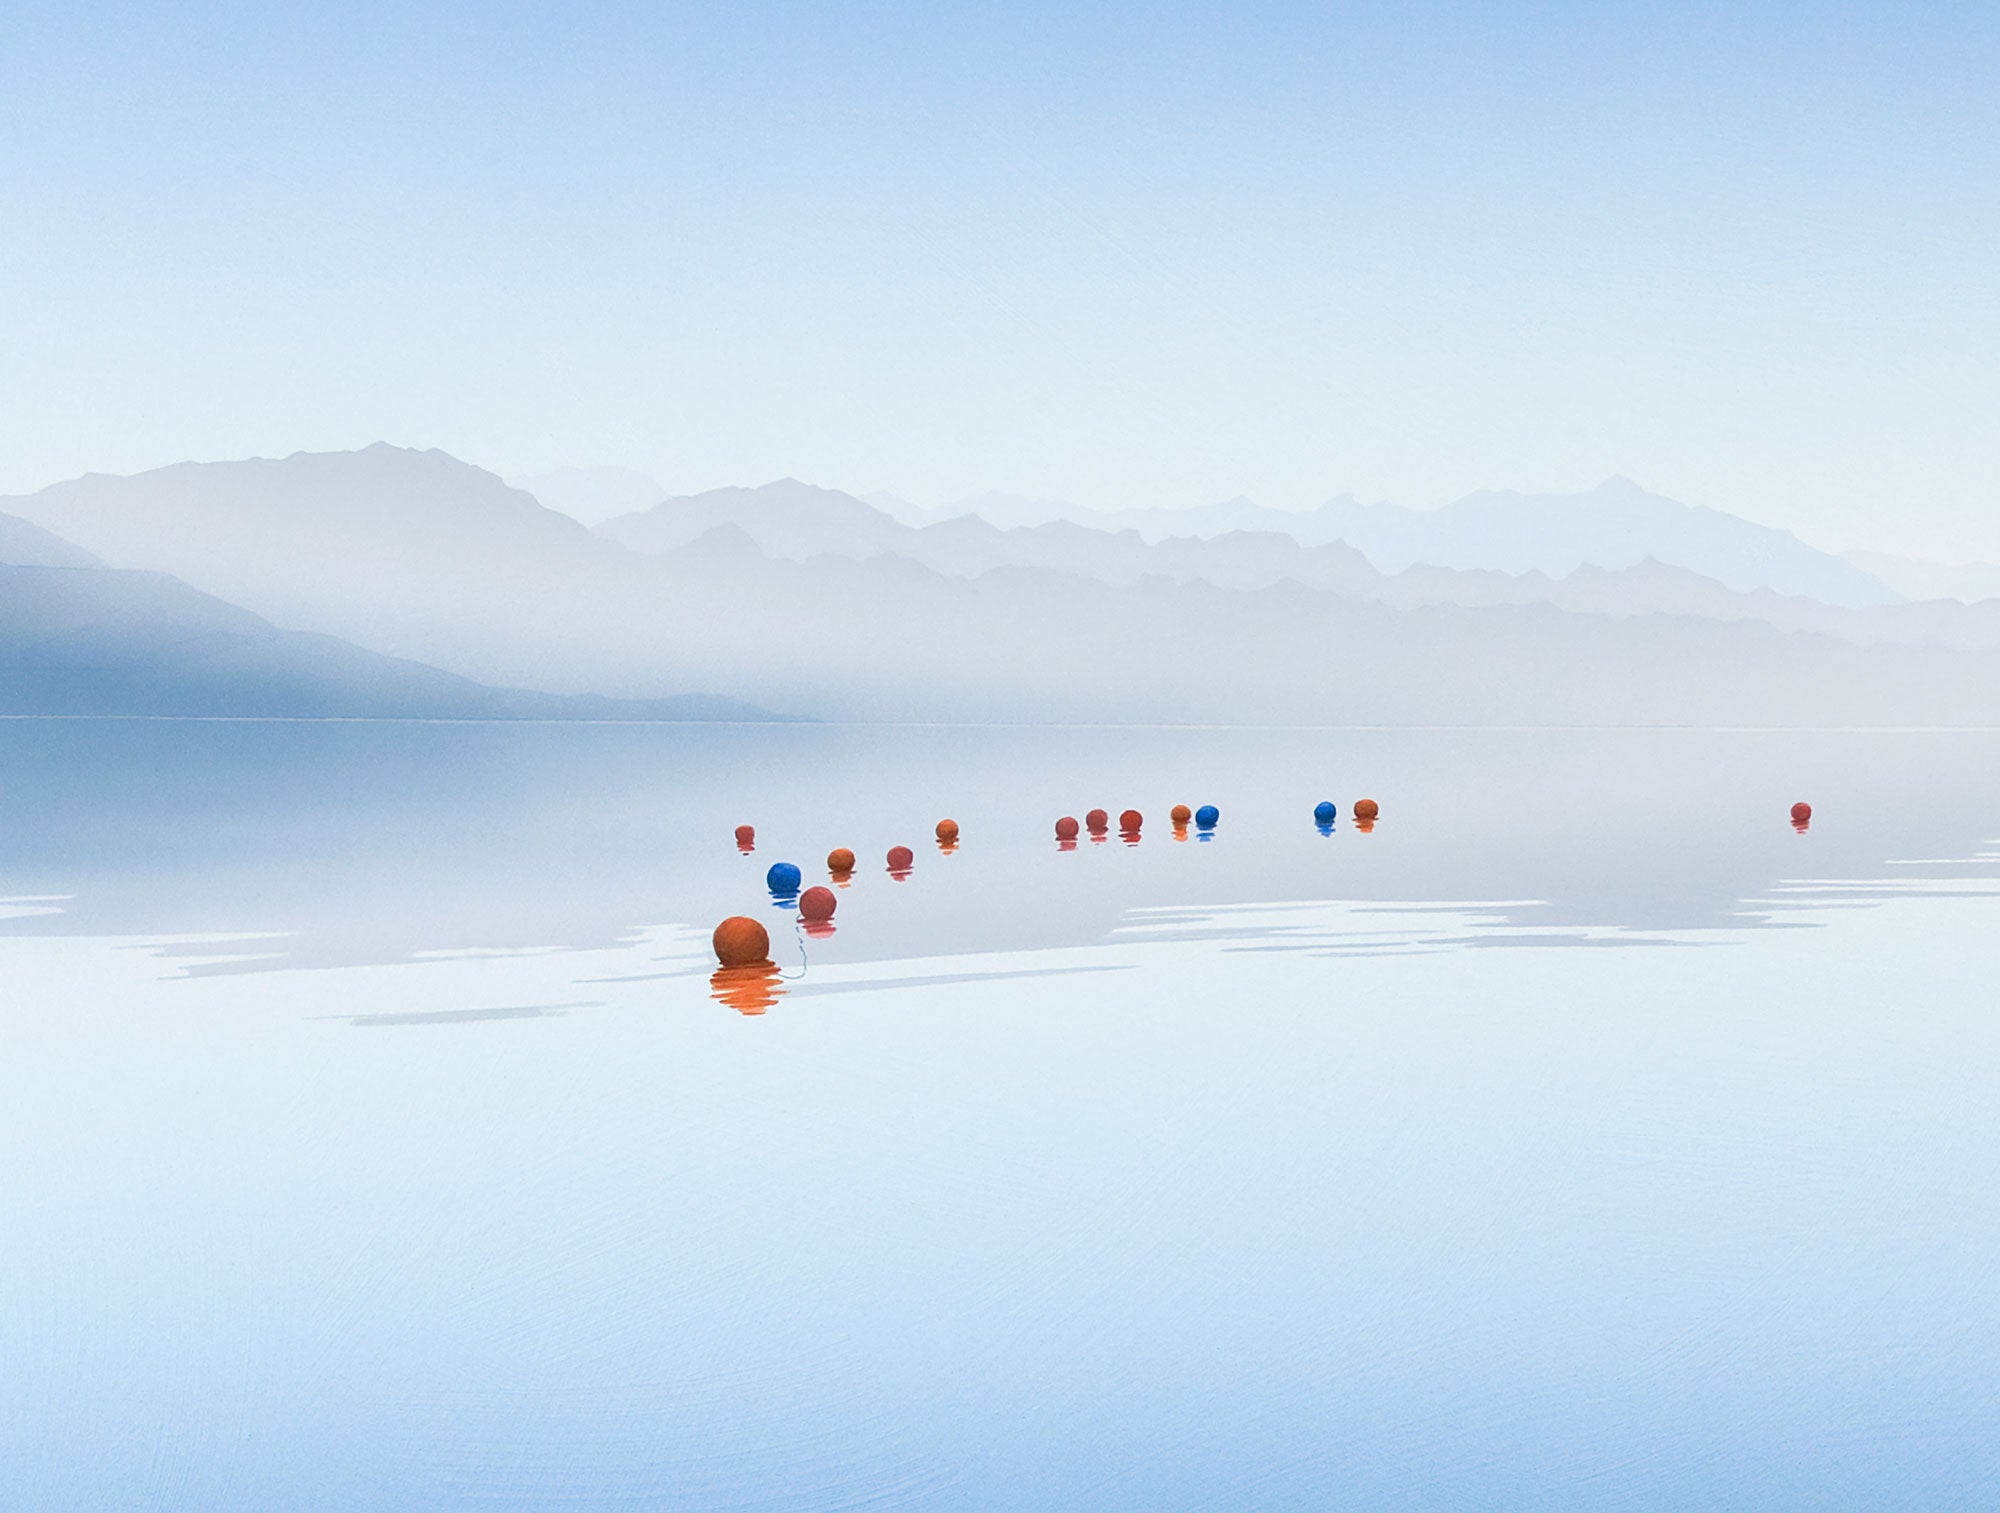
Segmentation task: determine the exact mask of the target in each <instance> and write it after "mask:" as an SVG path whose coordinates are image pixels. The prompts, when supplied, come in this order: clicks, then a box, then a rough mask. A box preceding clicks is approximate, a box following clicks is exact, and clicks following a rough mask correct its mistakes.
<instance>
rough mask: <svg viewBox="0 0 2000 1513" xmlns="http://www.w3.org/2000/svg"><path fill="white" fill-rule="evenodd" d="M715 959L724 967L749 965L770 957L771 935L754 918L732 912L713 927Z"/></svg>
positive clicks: (767, 959)
mask: <svg viewBox="0 0 2000 1513" xmlns="http://www.w3.org/2000/svg"><path fill="white" fill-rule="evenodd" d="M714 944H715V959H716V960H717V961H719V962H721V963H722V964H723V965H724V966H725V967H750V966H755V965H757V963H759V962H763V961H769V960H770V959H771V937H770V934H769V933H768V932H767V931H766V930H765V929H764V927H763V926H762V925H760V924H758V923H757V921H756V920H754V919H749V918H746V917H745V916H743V915H741V914H733V915H731V916H730V917H729V918H728V919H725V920H724V921H723V922H722V923H721V924H719V925H717V926H716V927H715V941H714Z"/></svg>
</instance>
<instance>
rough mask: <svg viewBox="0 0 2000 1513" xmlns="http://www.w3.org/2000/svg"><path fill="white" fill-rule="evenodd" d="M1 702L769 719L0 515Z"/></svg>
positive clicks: (70, 708)
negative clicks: (289, 618) (577, 675)
mask: <svg viewBox="0 0 2000 1513" xmlns="http://www.w3.org/2000/svg"><path fill="white" fill-rule="evenodd" d="M0 714H4V715H175V716H203V717H243V718H254V717H286V718H356V719H358V718H375V719H382V718H396V719H496V720H506V719H547V720H576V719H591V720H698V719H711V720H719V719H729V720H740V719H766V718H770V716H768V715H767V714H766V713H765V712H764V711H763V710H760V709H757V708H754V707H752V706H749V705H745V704H740V703H736V702H734V701H730V700H727V699H717V698H701V697H688V698H678V699H656V700H652V701H647V702H631V701H621V700H616V699H607V698H601V697H595V696H591V695H561V694H550V693H541V692H535V691H531V690H526V689H516V688H495V687H489V686H486V685H484V684H481V683H477V682H474V681H472V680H470V679H468V678H463V677H459V676H457V675H455V674H453V673H449V672H444V671H441V670H439V669H438V668H435V667H429V666H425V665H424V664H422V663H419V662H414V661H409V660H407V659H403V658H398V657H389V656H383V655H381V654H379V653H376V652H372V651H366V650H364V649H362V648H361V647H358V646H354V645H352V644H350V643H348V642H345V641H342V640H340V639H338V638H336V637H333V636H327V635H317V634H311V633H307V632H298V631H283V630H280V629H278V627H276V626H274V625H272V624H271V623H270V622H269V621H268V620H265V619H263V618H261V617H259V616H257V615H254V614H251V613H250V612H249V611H248V610H244V609H240V608H238V607H237V606H235V605H233V604H229V603H227V602H225V601H224V600H221V599H218V598H216V597H215V596H214V595H212V594H205V593H202V592H200V591H199V590H197V589H194V588H190V587H189V586H188V585H187V584H185V583H183V582H181V581H180V580H179V579H177V578H174V577H172V576H170V575H168V574H166V573H161V572H152V571H144V570H131V569H121V568H112V567H107V566H105V565H104V563H103V562H101V561H100V560H99V559H97V558H96V557H94V556H93V555H91V554H90V553H88V552H85V551H83V550H82V549H81V548H78V547H75V546H72V545H71V544H70V543H68V542H66V541H64V540H62V538H60V537H58V536H55V535H53V534H51V533H50V532H48V531H46V530H44V529H42V528H41V527H39V526H36V525H32V524H30V523H29V522H27V521H25V520H20V519H17V518H16V517H14V516H11V515H0Z"/></svg>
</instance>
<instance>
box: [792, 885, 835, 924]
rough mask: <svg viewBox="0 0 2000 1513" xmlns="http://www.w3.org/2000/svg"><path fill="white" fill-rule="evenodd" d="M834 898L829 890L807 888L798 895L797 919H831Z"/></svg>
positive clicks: (831, 890)
mask: <svg viewBox="0 0 2000 1513" xmlns="http://www.w3.org/2000/svg"><path fill="white" fill-rule="evenodd" d="M833 906H834V897H833V889H831V888H808V889H806V891H805V892H803V893H801V894H800V895H799V917H800V918H801V919H810V920H815V921H817V920H822V919H832V918H833Z"/></svg>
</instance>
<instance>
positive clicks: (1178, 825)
mask: <svg viewBox="0 0 2000 1513" xmlns="http://www.w3.org/2000/svg"><path fill="white" fill-rule="evenodd" d="M1187 835H1188V831H1187V821H1186V820H1175V821H1174V839H1175V840H1177V841H1184V840H1186V839H1187Z"/></svg>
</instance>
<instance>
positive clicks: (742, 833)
mask: <svg viewBox="0 0 2000 1513" xmlns="http://www.w3.org/2000/svg"><path fill="white" fill-rule="evenodd" d="M736 849H737V850H738V851H741V852H742V853H743V854H744V855H745V856H748V855H749V854H750V853H751V852H752V851H755V850H756V849H757V829H756V827H755V826H754V825H738V826H737V827H736Z"/></svg>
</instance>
